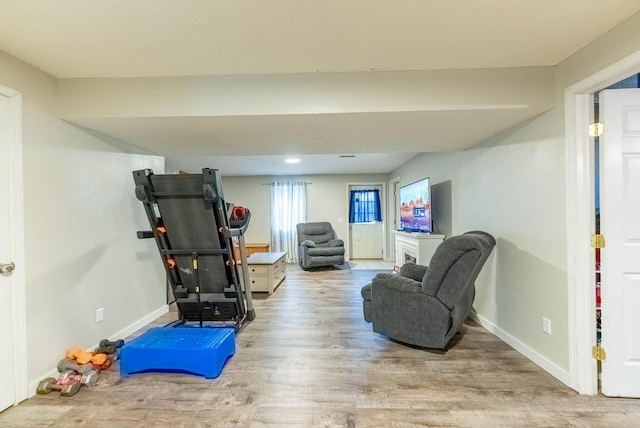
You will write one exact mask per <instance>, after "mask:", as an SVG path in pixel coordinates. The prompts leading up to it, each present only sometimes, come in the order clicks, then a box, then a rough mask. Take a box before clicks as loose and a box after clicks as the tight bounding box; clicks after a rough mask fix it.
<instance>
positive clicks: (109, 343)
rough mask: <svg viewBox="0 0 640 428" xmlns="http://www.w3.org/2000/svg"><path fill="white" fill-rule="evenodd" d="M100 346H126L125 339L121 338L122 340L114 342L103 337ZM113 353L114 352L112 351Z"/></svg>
mask: <svg viewBox="0 0 640 428" xmlns="http://www.w3.org/2000/svg"><path fill="white" fill-rule="evenodd" d="M98 346H99V347H100V348H106V347H108V346H115V347H116V348H122V347H123V346H124V340H122V339H120V340H116V341H115V342H112V341H110V340H108V339H102V340H101V341H100V343H99V344H98ZM111 354H113V352H111Z"/></svg>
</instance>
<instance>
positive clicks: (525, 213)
mask: <svg viewBox="0 0 640 428" xmlns="http://www.w3.org/2000/svg"><path fill="white" fill-rule="evenodd" d="M548 115H551V113H549V114H548ZM536 125H540V126H536ZM546 129H548V120H547V118H545V117H541V118H540V119H538V121H537V122H536V123H535V124H534V123H532V124H529V125H527V126H524V127H522V128H521V129H518V130H513V131H512V132H509V133H507V134H506V135H503V136H502V137H500V138H496V139H495V140H494V141H492V142H491V144H489V145H488V147H478V148H474V149H472V150H467V151H464V152H457V153H440V154H423V155H421V156H418V157H416V158H414V159H413V160H412V161H410V162H409V163H407V164H405V165H404V166H403V167H402V168H400V169H399V170H398V171H396V173H397V174H399V175H400V177H401V183H402V184H406V183H410V182H412V181H415V180H417V179H419V178H421V177H423V176H426V175H428V176H430V177H431V181H432V183H433V184H437V183H441V182H445V181H448V180H450V181H451V189H452V195H451V198H452V200H451V205H452V212H451V219H452V231H453V234H454V235H457V234H460V233H463V232H466V231H469V230H475V229H480V230H485V231H487V232H489V233H491V234H492V235H494V237H495V238H496V240H497V247H496V248H495V250H494V254H493V255H492V257H491V258H490V259H489V261H488V263H487V265H486V266H485V268H484V270H483V272H482V274H481V276H480V278H479V279H478V281H477V283H476V285H477V294H476V298H475V302H474V308H475V310H476V311H477V313H478V315H480V316H481V317H483V318H484V319H485V320H486V321H487V322H488V323H491V324H493V325H495V326H496V327H497V328H499V329H501V330H502V331H503V332H504V333H505V334H508V335H510V336H513V337H516V338H518V339H520V340H522V341H523V342H525V343H527V345H528V346H530V347H532V348H533V349H536V350H540V351H542V352H543V353H544V355H545V357H546V358H548V359H549V360H550V361H552V362H553V363H554V364H556V365H558V366H560V367H563V368H564V370H566V369H568V337H567V294H566V281H567V277H566V253H565V251H566V242H565V239H566V233H565V200H564V178H565V176H564V146H563V142H562V140H561V139H558V138H552V137H551V136H550V135H547V132H546V131H545V130H546ZM542 316H545V317H547V318H549V319H551V321H552V325H553V335H552V336H548V335H546V334H543V333H542V331H541V329H540V326H541V319H542Z"/></svg>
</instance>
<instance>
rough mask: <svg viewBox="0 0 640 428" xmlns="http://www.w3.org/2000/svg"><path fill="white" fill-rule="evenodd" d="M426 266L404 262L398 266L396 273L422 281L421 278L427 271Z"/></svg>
mask: <svg viewBox="0 0 640 428" xmlns="http://www.w3.org/2000/svg"><path fill="white" fill-rule="evenodd" d="M427 269H428V268H427V266H422V265H417V264H415V263H405V264H403V265H402V267H401V268H400V272H398V274H400V275H402V276H404V277H407V278H411V279H413V280H416V281H419V282H422V278H424V275H425V274H426V273H427Z"/></svg>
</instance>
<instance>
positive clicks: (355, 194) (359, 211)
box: [349, 189, 382, 223]
mask: <svg viewBox="0 0 640 428" xmlns="http://www.w3.org/2000/svg"><path fill="white" fill-rule="evenodd" d="M372 221H382V212H381V210H380V191H379V190H378V189H371V190H352V191H351V201H350V203H349V223H370V222H372Z"/></svg>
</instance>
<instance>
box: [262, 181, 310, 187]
mask: <svg viewBox="0 0 640 428" xmlns="http://www.w3.org/2000/svg"><path fill="white" fill-rule="evenodd" d="M278 183H301V182H300V181H272V182H271V183H262V185H263V186H273V185H274V184H278ZM304 184H313V183H311V182H309V181H304Z"/></svg>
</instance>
